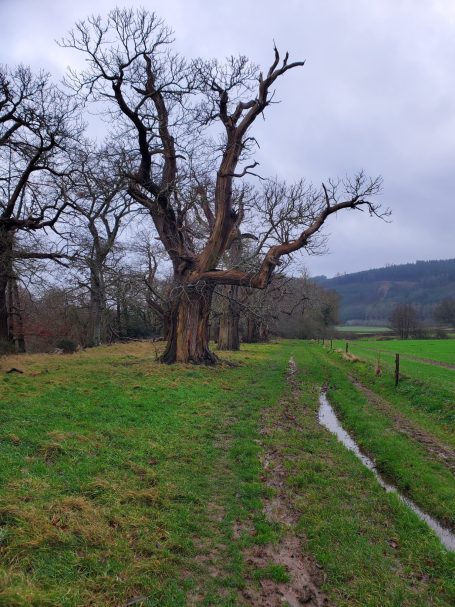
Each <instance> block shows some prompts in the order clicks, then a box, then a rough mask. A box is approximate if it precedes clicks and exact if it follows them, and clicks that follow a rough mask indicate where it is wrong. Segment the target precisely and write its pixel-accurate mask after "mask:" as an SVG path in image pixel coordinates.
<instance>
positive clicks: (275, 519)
mask: <svg viewBox="0 0 455 607" xmlns="http://www.w3.org/2000/svg"><path fill="white" fill-rule="evenodd" d="M287 381H288V384H289V386H290V393H289V395H288V396H286V397H285V398H283V400H282V401H281V414H280V418H279V420H278V426H279V427H280V428H281V429H283V430H284V431H286V430H291V429H294V430H295V428H296V427H298V424H297V421H296V418H295V416H294V415H293V413H292V411H293V409H295V407H294V406H293V405H294V403H295V402H296V400H297V399H298V398H299V394H300V391H299V385H298V381H297V367H296V364H295V361H294V360H293V359H292V358H291V360H290V361H289V367H288V374H287ZM274 427H275V428H276V425H275V426H274ZM269 432H270V429H269V428H267V423H266V424H265V427H264V428H263V434H264V435H267V434H269ZM285 459H286V456H285V455H284V454H283V453H281V452H280V450H278V449H268V450H266V454H265V456H264V458H263V461H262V464H263V467H264V479H265V483H266V484H267V485H268V486H269V487H271V488H273V489H274V497H273V498H270V499H267V500H265V504H264V513H265V516H266V518H267V519H268V520H269V521H270V522H272V523H278V524H279V525H281V526H282V527H283V528H284V529H285V531H284V533H283V536H282V538H281V540H280V542H279V543H278V544H276V545H274V544H268V545H266V546H255V547H253V548H249V549H248V550H247V551H245V553H244V554H245V560H246V562H247V563H248V564H249V565H250V566H252V567H254V568H264V567H267V566H268V565H270V563H275V564H278V565H281V566H283V567H284V568H285V569H286V572H287V574H288V576H289V580H288V581H287V582H276V581H273V580H270V579H263V580H260V582H259V585H257V584H255V583H254V582H253V581H252V583H251V584H249V585H248V588H246V589H244V590H243V591H242V599H243V601H245V602H246V605H249V606H251V607H282V606H283V605H288V606H289V607H301V606H302V605H303V606H305V605H306V606H308V607H323V606H324V607H328V606H329V602H328V599H327V597H326V596H325V594H324V593H323V592H322V591H321V589H320V587H321V585H322V584H323V583H324V582H325V579H326V575H325V573H324V572H323V570H322V568H321V567H320V566H319V565H318V563H316V561H315V559H314V557H312V556H311V555H309V554H306V553H305V552H304V550H303V543H304V538H303V537H301V536H299V535H298V534H296V532H295V530H294V525H295V524H296V523H297V521H298V515H297V512H296V511H295V510H294V508H293V506H292V502H291V498H290V496H289V493H288V490H287V483H286V480H287V474H286V469H285Z"/></svg>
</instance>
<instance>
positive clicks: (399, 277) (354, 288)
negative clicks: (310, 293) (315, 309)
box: [314, 259, 455, 322]
mask: <svg viewBox="0 0 455 607" xmlns="http://www.w3.org/2000/svg"><path fill="white" fill-rule="evenodd" d="M314 280H315V281H316V282H317V283H318V284H320V285H321V286H323V287H325V288H328V289H333V290H334V291H336V292H337V293H338V294H339V295H340V297H341V302H340V320H341V321H343V322H346V321H349V320H361V321H375V320H378V321H381V320H384V319H387V318H388V317H389V315H390V312H391V310H392V309H393V307H394V306H395V305H396V304H397V303H410V304H413V305H414V306H415V307H416V308H418V310H419V313H420V315H421V317H422V318H423V319H426V320H431V319H432V316H433V310H434V307H435V305H436V304H437V303H438V302H439V301H441V299H443V298H444V297H455V259H447V260H434V261H416V262H415V263H407V264H402V265H393V266H387V267H384V268H377V269H373V270H365V271H363V272H355V273H353V274H344V275H342V276H336V277H335V278H326V277H325V276H317V277H315V278H314Z"/></svg>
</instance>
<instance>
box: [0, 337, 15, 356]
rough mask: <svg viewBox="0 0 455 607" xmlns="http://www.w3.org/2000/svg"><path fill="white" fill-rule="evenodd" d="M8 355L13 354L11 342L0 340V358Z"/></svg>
mask: <svg viewBox="0 0 455 607" xmlns="http://www.w3.org/2000/svg"><path fill="white" fill-rule="evenodd" d="M8 354H14V344H13V342H11V341H6V340H5V339H0V356H7V355H8Z"/></svg>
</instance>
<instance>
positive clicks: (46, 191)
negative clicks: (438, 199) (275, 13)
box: [0, 9, 383, 363]
mask: <svg viewBox="0 0 455 607" xmlns="http://www.w3.org/2000/svg"><path fill="white" fill-rule="evenodd" d="M61 44H62V45H63V46H65V47H69V48H72V49H74V50H75V51H76V52H77V53H79V54H80V55H82V56H83V58H84V59H85V69H83V70H70V71H69V73H68V75H67V78H66V83H65V88H62V86H60V85H57V84H55V83H54V81H53V80H52V79H51V77H50V76H49V75H47V74H43V73H40V74H33V73H32V72H31V70H30V69H29V68H26V67H22V66H21V67H16V68H8V67H5V66H3V67H2V68H1V70H0V172H1V173H0V188H1V190H0V196H1V198H0V340H4V341H8V340H9V341H11V339H13V338H14V336H15V334H16V336H17V334H18V333H20V324H21V323H20V320H19V316H18V313H17V312H18V308H19V299H20V297H19V294H20V288H19V287H18V282H19V281H21V282H22V283H23V282H24V277H26V276H28V275H29V274H30V273H31V274H32V275H33V274H34V272H35V268H36V263H38V262H40V263H42V264H43V263H44V264H46V262H47V261H52V262H53V263H57V264H60V265H61V266H62V268H64V272H63V270H62V272H63V273H64V274H65V275H66V274H67V273H68V272H72V273H73V275H74V276H76V282H77V288H79V289H80V288H85V289H86V291H87V292H88V293H89V299H90V305H89V315H88V319H89V324H90V327H91V329H90V334H91V336H92V341H93V343H94V344H97V343H100V341H101V340H102V339H103V337H104V336H105V330H104V329H103V322H104V321H103V318H105V317H106V310H107V309H108V308H109V305H108V297H109V296H110V295H109V293H110V290H109V289H110V287H109V286H108V284H107V283H108V282H109V272H110V268H111V267H115V265H116V263H120V262H124V261H125V259H124V256H127V257H128V264H125V263H123V265H124V266H125V265H128V266H129V267H130V268H131V267H132V268H133V269H134V271H133V272H132V274H133V275H134V276H136V277H137V276H139V275H141V276H142V279H141V285H145V288H146V297H145V300H146V302H147V306H148V309H153V311H154V316H155V317H157V316H158V317H159V318H160V320H161V324H162V326H163V327H164V334H165V337H166V341H167V346H166V349H165V352H164V354H163V357H162V360H163V361H164V362H167V363H172V362H176V361H181V362H193V363H214V362H216V360H217V358H216V356H215V355H214V354H213V353H212V352H211V351H210V349H209V337H210V322H211V318H212V317H213V314H212V312H213V310H214V305H215V303H216V306H217V307H218V308H219V310H220V312H219V314H218V319H219V335H218V337H219V343H220V347H221V348H223V347H226V348H233V347H234V348H235V347H238V335H239V327H240V312H239V311H240V310H242V309H246V308H247V307H248V305H249V304H248V302H251V301H252V300H253V299H254V298H256V299H259V300H260V299H261V295H252V293H253V291H255V290H260V291H264V290H265V289H267V288H269V292H272V291H273V290H274V289H275V288H278V289H279V288H280V287H277V286H276V284H275V285H274V283H280V281H282V280H283V275H284V269H285V267H286V265H287V264H288V263H289V262H290V261H291V260H292V258H293V255H294V254H295V253H296V252H297V251H299V250H306V251H307V252H309V253H316V252H321V251H322V250H323V247H324V239H323V238H322V237H320V236H319V235H320V233H321V229H322V227H323V225H324V224H325V222H326V220H327V219H328V218H329V217H330V215H332V214H335V213H337V212H339V211H342V210H348V209H350V210H356V209H359V210H362V209H366V210H367V211H368V212H369V213H370V214H371V215H377V216H382V215H383V213H381V211H380V207H379V205H378V204H377V203H376V202H375V201H374V200H375V196H376V194H378V193H379V191H380V188H381V180H380V179H379V178H374V179H371V178H369V177H367V176H366V175H365V174H364V173H363V172H360V173H359V174H357V175H355V176H354V177H353V178H352V179H350V178H346V179H344V180H329V181H328V182H327V183H323V184H322V185H321V186H320V187H315V186H313V185H311V184H308V183H306V182H305V181H304V180H302V179H301V180H299V181H297V182H296V183H293V184H287V183H284V182H281V181H279V180H278V179H264V178H263V177H261V179H258V178H257V174H256V170H257V169H256V166H257V162H256V161H254V159H253V153H254V150H255V147H256V146H257V141H256V139H255V137H254V135H253V131H252V129H253V126H254V123H255V121H256V120H257V118H259V117H262V116H263V115H264V113H265V112H266V110H267V108H268V107H269V106H270V105H271V103H272V102H273V99H274V87H275V85H276V84H277V82H278V81H279V80H280V79H281V78H283V77H285V76H286V74H287V73H288V72H290V71H292V70H296V69H299V68H301V67H302V66H303V65H304V63H303V62H301V61H297V62H290V61H289V56H288V54H286V55H285V56H284V57H281V56H280V53H279V52H278V50H277V49H276V48H275V49H274V57H273V60H272V62H271V65H270V66H269V68H268V69H267V70H266V71H265V72H261V71H260V70H258V68H257V67H256V66H255V65H254V64H252V63H251V62H250V61H249V60H247V59H246V58H245V57H242V56H240V57H231V58H229V59H228V60H227V61H226V62H225V63H220V62H219V61H217V60H203V59H196V60H191V61H188V60H186V59H184V58H183V57H181V56H179V55H178V54H177V53H175V52H174V51H173V50H172V45H173V34H172V32H171V30H170V29H169V28H168V27H167V26H166V25H165V24H164V23H163V22H162V21H161V20H160V19H159V18H158V17H157V16H156V15H155V14H153V13H148V12H147V11H145V10H138V11H135V10H129V9H125V10H120V9H115V10H114V11H111V12H110V13H109V15H108V16H107V17H106V18H101V17H91V18H89V19H88V20H86V21H82V22H79V23H77V24H76V26H75V28H74V30H73V31H72V32H71V33H70V34H69V36H68V37H67V38H65V39H64V40H62V42H61ZM88 108H89V109H90V111H92V112H93V111H95V110H96V111H98V112H99V113H100V114H102V115H103V117H104V118H105V122H104V124H106V123H108V124H109V125H110V127H109V131H108V132H107V133H106V136H105V139H104V141H103V143H102V144H95V143H93V142H91V141H90V140H89V139H88V138H87V136H86V131H85V130H84V123H83V118H84V113H85V112H86V111H87V109H88ZM133 223H134V224H136V225H137V224H138V223H142V224H143V226H144V231H143V232H142V233H141V234H140V235H136V236H135V247H129V248H128V250H126V249H125V248H124V247H122V244H121V242H120V241H119V237H120V235H121V234H122V233H123V237H124V239H125V238H126V237H127V236H128V235H129V232H130V231H131V227H130V226H131V225H132V224H133ZM135 233H136V234H138V232H137V230H136V232H135ZM138 256H140V259H141V261H140V262H139V261H137V259H138ZM31 261H33V263H32V266H31V267H32V269H31V270H30V263H31ZM283 262H284V263H283ZM120 265H122V264H121V263H120ZM143 266H145V267H143ZM126 278H127V277H124V279H122V280H117V282H116V285H117V286H116V288H117V291H118V292H119V293H120V292H121V291H125V292H126V291H128V290H129V289H130V286H129V284H130V281H129V280H126ZM268 296H270V295H268ZM264 297H265V296H264ZM214 298H215V299H214ZM117 301H120V295H119V297H118V298H117ZM117 316H118V317H119V316H120V317H121V309H119V310H118V311H117ZM119 327H120V322H118V323H117V329H118V330H119ZM16 341H17V342H18V343H19V342H20V339H18V338H16ZM19 346H20V347H22V346H21V345H20V343H19Z"/></svg>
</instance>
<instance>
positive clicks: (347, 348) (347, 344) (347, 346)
mask: <svg viewBox="0 0 455 607" xmlns="http://www.w3.org/2000/svg"><path fill="white" fill-rule="evenodd" d="M348 350H349V342H346V354H347V353H348Z"/></svg>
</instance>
